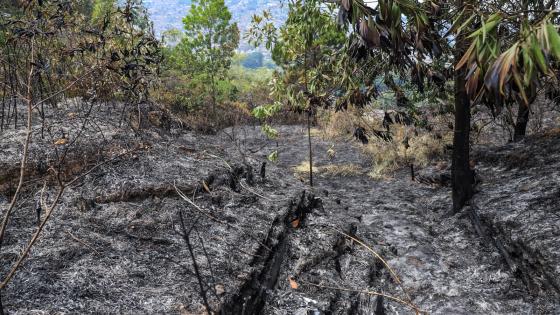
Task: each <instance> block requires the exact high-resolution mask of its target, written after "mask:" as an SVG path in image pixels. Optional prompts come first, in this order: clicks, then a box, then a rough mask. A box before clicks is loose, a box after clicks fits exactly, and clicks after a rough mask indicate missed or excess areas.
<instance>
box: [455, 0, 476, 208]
mask: <svg viewBox="0 0 560 315" xmlns="http://www.w3.org/2000/svg"><path fill="white" fill-rule="evenodd" d="M457 2H458V4H460V5H461V6H462V5H464V4H467V3H466V2H468V1H457ZM456 45H457V46H456V48H455V60H456V62H458V61H459V60H460V59H461V57H462V56H463V54H464V52H465V49H466V47H468V42H467V39H466V38H465V37H464V36H462V35H459V36H458V37H457V44H456ZM465 76H466V67H462V68H461V69H459V70H455V86H454V89H455V132H454V134H453V155H452V173H453V174H452V180H453V181H452V187H453V188H452V190H453V194H452V198H453V211H454V212H458V211H459V210H461V208H463V206H464V205H465V204H466V202H467V201H469V199H470V198H471V197H472V194H473V187H472V185H473V181H474V180H473V173H472V171H471V168H470V163H469V156H470V142H469V141H470V140H469V136H470V125H471V102H470V99H469V96H468V94H467V90H466V88H465Z"/></svg>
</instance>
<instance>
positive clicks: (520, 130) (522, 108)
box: [513, 102, 529, 142]
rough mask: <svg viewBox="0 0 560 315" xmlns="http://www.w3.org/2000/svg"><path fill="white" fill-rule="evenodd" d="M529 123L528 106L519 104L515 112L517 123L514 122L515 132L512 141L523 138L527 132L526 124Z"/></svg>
mask: <svg viewBox="0 0 560 315" xmlns="http://www.w3.org/2000/svg"><path fill="white" fill-rule="evenodd" d="M528 122H529V106H527V105H525V104H523V103H521V102H519V109H518V111H517V121H516V122H515V132H514V134H513V141H514V142H517V141H520V140H521V139H523V138H524V137H525V133H526V132H527V123H528Z"/></svg>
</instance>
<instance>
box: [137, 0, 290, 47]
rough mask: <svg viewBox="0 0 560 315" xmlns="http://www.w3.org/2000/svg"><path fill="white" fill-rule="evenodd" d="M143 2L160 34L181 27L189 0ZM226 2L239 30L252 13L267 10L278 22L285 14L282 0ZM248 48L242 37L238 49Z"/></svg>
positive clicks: (243, 29)
mask: <svg viewBox="0 0 560 315" xmlns="http://www.w3.org/2000/svg"><path fill="white" fill-rule="evenodd" d="M144 4H145V5H146V7H147V8H148V11H149V12H150V17H151V19H152V20H153V21H154V25H155V29H156V33H157V34H161V33H162V32H163V31H165V30H167V29H170V28H178V29H182V28H183V25H182V22H181V20H182V19H183V17H184V16H185V15H186V14H187V12H188V11H189V8H190V5H191V0H144ZM226 4H227V6H228V7H229V10H230V11H231V13H232V15H233V19H234V20H235V21H236V22H237V23H238V25H239V29H240V30H241V32H245V31H246V30H247V28H248V27H249V25H250V23H251V17H252V16H253V14H260V13H261V12H262V11H263V10H269V11H270V12H271V13H272V16H273V17H274V18H276V20H277V23H278V24H280V23H282V22H283V21H284V20H285V18H286V14H287V9H286V7H285V6H283V1H282V0H226ZM242 37H243V36H242ZM250 49H251V47H250V46H249V45H248V44H247V43H246V41H245V40H243V38H242V39H241V44H240V50H250Z"/></svg>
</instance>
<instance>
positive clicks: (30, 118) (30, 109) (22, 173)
mask: <svg viewBox="0 0 560 315" xmlns="http://www.w3.org/2000/svg"><path fill="white" fill-rule="evenodd" d="M34 43H35V37H34V36H33V37H32V38H31V62H30V70H29V74H28V76H27V96H26V102H27V128H26V134H25V141H24V143H23V156H22V157H21V165H20V168H19V180H18V185H17V188H16V192H15V193H14V196H13V197H12V201H11V202H10V205H9V206H8V209H7V210H6V213H5V214H4V218H3V219H2V226H1V227H0V248H1V247H2V242H3V241H4V235H5V233H6V227H7V226H8V221H9V220H10V216H11V215H12V211H13V210H14V207H15V205H16V203H17V200H18V198H19V194H20V192H21V188H22V187H23V181H24V179H25V166H26V165H27V160H28V158H29V143H30V142H31V136H32V134H33V126H32V124H33V90H32V88H31V87H32V80H33V72H34V71H35V45H34Z"/></svg>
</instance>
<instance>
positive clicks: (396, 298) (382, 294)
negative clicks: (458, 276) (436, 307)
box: [299, 281, 428, 315]
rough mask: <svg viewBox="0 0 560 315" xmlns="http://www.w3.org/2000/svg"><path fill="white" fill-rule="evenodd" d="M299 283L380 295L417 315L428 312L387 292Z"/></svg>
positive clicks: (307, 283)
mask: <svg viewBox="0 0 560 315" xmlns="http://www.w3.org/2000/svg"><path fill="white" fill-rule="evenodd" d="M299 283H300V284H301V285H307V286H313V287H317V288H321V289H331V290H337V291H345V292H354V293H360V294H366V295H371V296H382V297H384V298H387V299H389V300H391V301H394V302H397V303H399V304H402V305H405V306H408V307H410V308H411V309H412V310H413V311H414V312H415V313H416V314H417V315H418V314H428V312H426V311H422V310H421V309H419V308H418V307H417V306H416V305H414V304H412V303H410V302H407V301H404V300H402V299H400V298H398V297H394V296H392V295H388V294H385V293H381V292H376V291H369V290H359V289H349V288H343V287H333V286H328V285H322V284H317V283H310V282H304V281H299Z"/></svg>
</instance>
